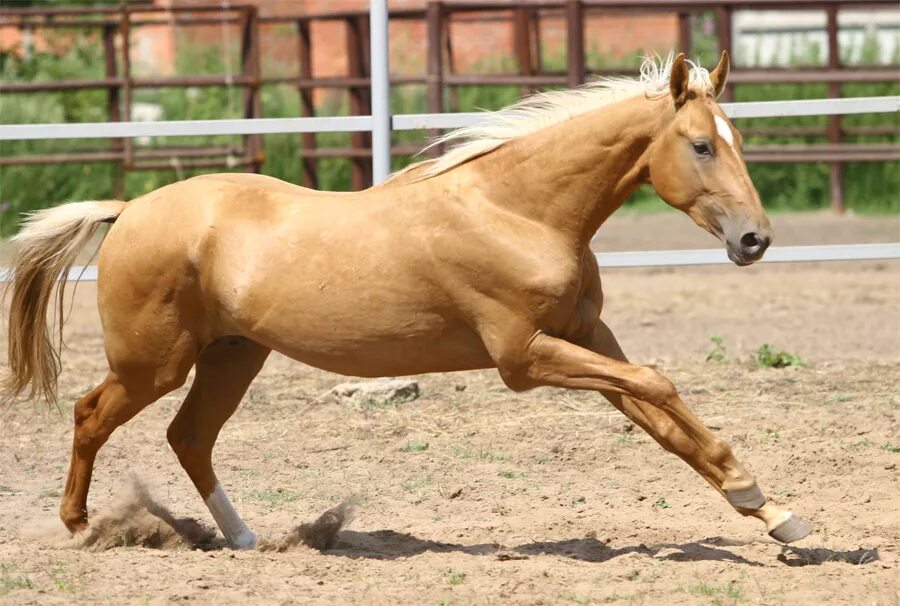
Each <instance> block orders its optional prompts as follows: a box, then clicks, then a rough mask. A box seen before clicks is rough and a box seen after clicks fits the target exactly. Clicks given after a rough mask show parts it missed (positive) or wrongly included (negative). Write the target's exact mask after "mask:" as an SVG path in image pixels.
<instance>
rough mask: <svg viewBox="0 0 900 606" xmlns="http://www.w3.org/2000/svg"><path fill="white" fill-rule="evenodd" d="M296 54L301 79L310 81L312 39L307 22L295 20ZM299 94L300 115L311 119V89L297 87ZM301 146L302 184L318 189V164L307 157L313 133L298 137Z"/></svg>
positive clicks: (311, 149)
mask: <svg viewBox="0 0 900 606" xmlns="http://www.w3.org/2000/svg"><path fill="white" fill-rule="evenodd" d="M297 54H298V59H299V63H300V73H299V76H300V78H301V79H306V80H311V79H312V77H313V61H312V38H311V36H310V31H309V21H305V20H303V19H297ZM297 91H298V92H299V93H300V115H301V116H305V117H312V116H315V115H316V106H315V103H314V102H313V89H311V88H305V87H302V86H299V85H298V87H297ZM300 142H301V144H302V145H303V152H304V153H303V156H302V158H301V161H300V162H301V166H302V169H303V184H304V185H306V187H311V188H312V189H318V188H319V175H318V171H317V169H318V163H317V162H316V159H315V156H311V155H309V154H310V152H314V151H315V150H316V135H315V133H303V135H302V136H301V137H300Z"/></svg>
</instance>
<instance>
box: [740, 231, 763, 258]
mask: <svg viewBox="0 0 900 606" xmlns="http://www.w3.org/2000/svg"><path fill="white" fill-rule="evenodd" d="M762 246H763V239H762V238H760V237H759V234H757V233H756V232H753V231H751V232H748V233H746V234H744V235H743V236H741V248H743V249H744V251H745V252H750V253H753V252H756V251H757V250H759V249H760V248H761V247H762Z"/></svg>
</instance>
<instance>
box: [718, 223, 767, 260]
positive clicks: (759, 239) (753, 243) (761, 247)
mask: <svg viewBox="0 0 900 606" xmlns="http://www.w3.org/2000/svg"><path fill="white" fill-rule="evenodd" d="M771 242H772V239H771V238H770V237H769V236H768V235H767V234H762V233H758V232H755V231H748V232H746V233H744V234H743V235H742V236H741V239H740V240H739V241H738V243H737V245H732V243H731V242H729V243H728V258H729V259H731V261H732V262H733V263H734V264H735V265H740V266H744V265H750V264H752V263H755V262H756V261H759V260H760V259H762V256H763V254H765V252H766V249H767V248H769V244H770V243H771Z"/></svg>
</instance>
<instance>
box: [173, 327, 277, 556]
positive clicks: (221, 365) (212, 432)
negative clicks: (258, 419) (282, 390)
mask: <svg viewBox="0 0 900 606" xmlns="http://www.w3.org/2000/svg"><path fill="white" fill-rule="evenodd" d="M269 351H270V350H269V349H266V348H265V347H262V346H261V345H258V344H256V343H254V342H253V341H250V340H247V339H244V338H240V337H225V338H222V339H219V340H218V341H216V342H214V343H212V344H211V345H210V346H209V347H207V348H206V349H205V350H203V352H202V353H201V354H200V358H199V360H197V373H196V376H195V378H194V384H193V385H191V390H190V392H189V393H188V396H187V398H186V399H185V401H184V404H182V406H181V409H180V410H179V411H178V414H177V415H176V416H175V419H174V420H173V421H172V424H171V425H169V431H168V439H169V444H170V445H171V446H172V449H173V450H174V451H175V454H176V455H178V460H179V461H180V462H181V466H182V467H184V469H185V471H187V473H188V476H190V478H191V480H192V481H193V482H194V486H196V487H197V490H198V491H199V492H200V496H201V497H203V501H204V502H205V503H206V506H207V507H208V508H209V511H210V513H211V514H212V516H213V518H214V519H215V520H216V524H218V526H219V529H220V530H221V531H222V534H223V535H224V536H225V539H226V540H227V541H228V543H229V544H230V545H231V546H232V547H235V548H238V549H249V548H252V547H254V546H255V545H256V535H254V534H253V532H251V531H250V529H249V528H247V526H246V524H244V522H243V520H241V518H240V517H239V516H238V514H237V512H236V511H235V510H234V508H233V507H232V506H231V502H230V501H229V500H228V496H227V495H226V494H225V491H224V490H222V487H221V486H220V485H219V482H218V480H217V479H216V474H215V472H214V471H213V467H212V449H213V446H214V445H215V443H216V438H217V437H218V435H219V430H221V429H222V426H223V425H224V424H225V422H226V421H227V420H228V418H229V417H231V415H232V414H233V413H234V411H235V410H236V409H237V406H238V404H239V403H240V401H241V398H243V396H244V393H245V392H246V391H247V388H248V387H249V386H250V383H251V381H253V378H254V377H255V376H256V375H257V373H258V372H259V371H260V369H261V368H262V366H263V363H264V362H265V360H266V357H267V356H268V355H269Z"/></svg>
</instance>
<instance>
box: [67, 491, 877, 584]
mask: <svg viewBox="0 0 900 606" xmlns="http://www.w3.org/2000/svg"><path fill="white" fill-rule="evenodd" d="M342 507H344V506H343V505H341V506H339V507H338V508H335V509H333V510H329V511H328V512H326V514H324V515H323V516H322V517H321V518H320V519H319V520H317V521H316V522H315V523H313V524H311V525H309V524H304V525H301V526H299V527H297V528H296V529H294V530H293V531H292V532H290V533H288V535H286V536H285V537H283V538H281V539H278V540H271V539H270V540H262V541H261V544H260V547H259V548H260V549H263V550H267V551H270V550H276V551H285V550H288V549H290V548H292V547H293V546H296V545H300V544H306V545H308V546H311V547H313V548H316V549H320V550H321V551H322V553H324V554H326V555H329V556H336V557H345V558H352V559H375V560H395V559H398V558H408V557H411V556H415V555H419V554H422V553H426V552H431V553H450V552H458V553H464V554H468V555H471V556H487V557H494V558H497V559H500V560H517V559H527V558H530V557H533V556H542V555H550V556H559V557H566V558H571V559H573V560H582V561H585V562H596V563H601V562H608V561H610V560H613V559H615V558H618V557H621V556H626V555H628V554H638V555H643V556H647V557H652V558H655V559H657V560H663V561H670V562H698V561H715V562H732V563H735V564H743V565H746V566H766V565H767V564H764V563H762V562H756V561H753V560H749V559H747V558H745V557H744V556H742V555H740V554H737V553H734V552H733V551H731V550H729V549H728V547H738V546H741V545H746V544H747V543H746V542H741V541H735V540H732V539H726V538H723V537H713V538H708V539H703V540H700V541H693V542H690V543H682V544H675V543H657V544H654V545H645V544H643V543H641V544H639V545H628V546H624V547H612V546H610V545H609V543H606V542H603V541H599V540H597V539H596V538H593V537H586V538H582V539H567V540H561V541H535V542H532V543H525V544H522V545H518V546H512V547H511V546H502V545H499V544H497V543H478V544H474V545H465V544H461V543H445V542H441V541H432V540H429V539H420V538H419V537H416V536H414V535H412V534H408V533H402V532H397V531H394V530H374V531H355V530H338V529H339V528H340V526H342V525H343V523H344V522H345V517H344V516H345V515H346V514H347V512H345V511H344V510H343V509H341V508H342ZM329 516H331V517H334V518H335V519H333V520H332V519H331V517H329ZM335 516H336V517H335ZM322 531H324V532H322ZM319 535H321V536H319ZM323 537H324V538H323ZM78 544H79V546H80V547H81V548H87V549H91V550H104V549H109V548H112V547H115V546H122V545H126V544H127V545H136V546H142V547H148V548H151V549H169V548H172V547H173V546H176V545H182V546H188V547H192V548H194V549H200V550H203V551H218V550H222V549H227V544H226V543H225V541H224V540H223V539H222V538H221V537H220V536H219V535H218V533H217V532H216V530H215V529H214V528H212V527H209V526H206V525H205V524H203V523H201V522H199V521H197V520H195V519H193V518H189V517H187V518H176V517H175V516H173V515H172V514H171V513H170V512H169V511H168V509H166V508H165V507H162V506H160V505H159V504H157V503H156V502H154V501H152V499H150V498H149V497H147V496H146V495H144V496H141V497H140V498H139V499H137V500H135V502H134V503H133V504H132V505H130V506H129V507H127V508H125V509H121V510H120V511H114V512H111V513H107V514H106V515H105V516H100V517H99V518H98V519H96V520H95V521H94V522H93V523H92V524H91V528H90V529H89V530H88V531H86V532H85V533H84V534H83V535H81V536H80V537H79V540H78ZM878 559H879V555H878V550H877V549H856V550H853V551H840V550H837V551H836V550H832V549H826V548H821V547H820V548H803V547H789V546H784V547H782V551H781V553H780V554H779V555H778V561H780V562H782V563H783V564H785V565H787V566H810V565H812V566H818V565H821V564H824V563H826V562H843V563H847V564H855V565H859V564H867V563H869V562H873V561H876V560H878Z"/></svg>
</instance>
